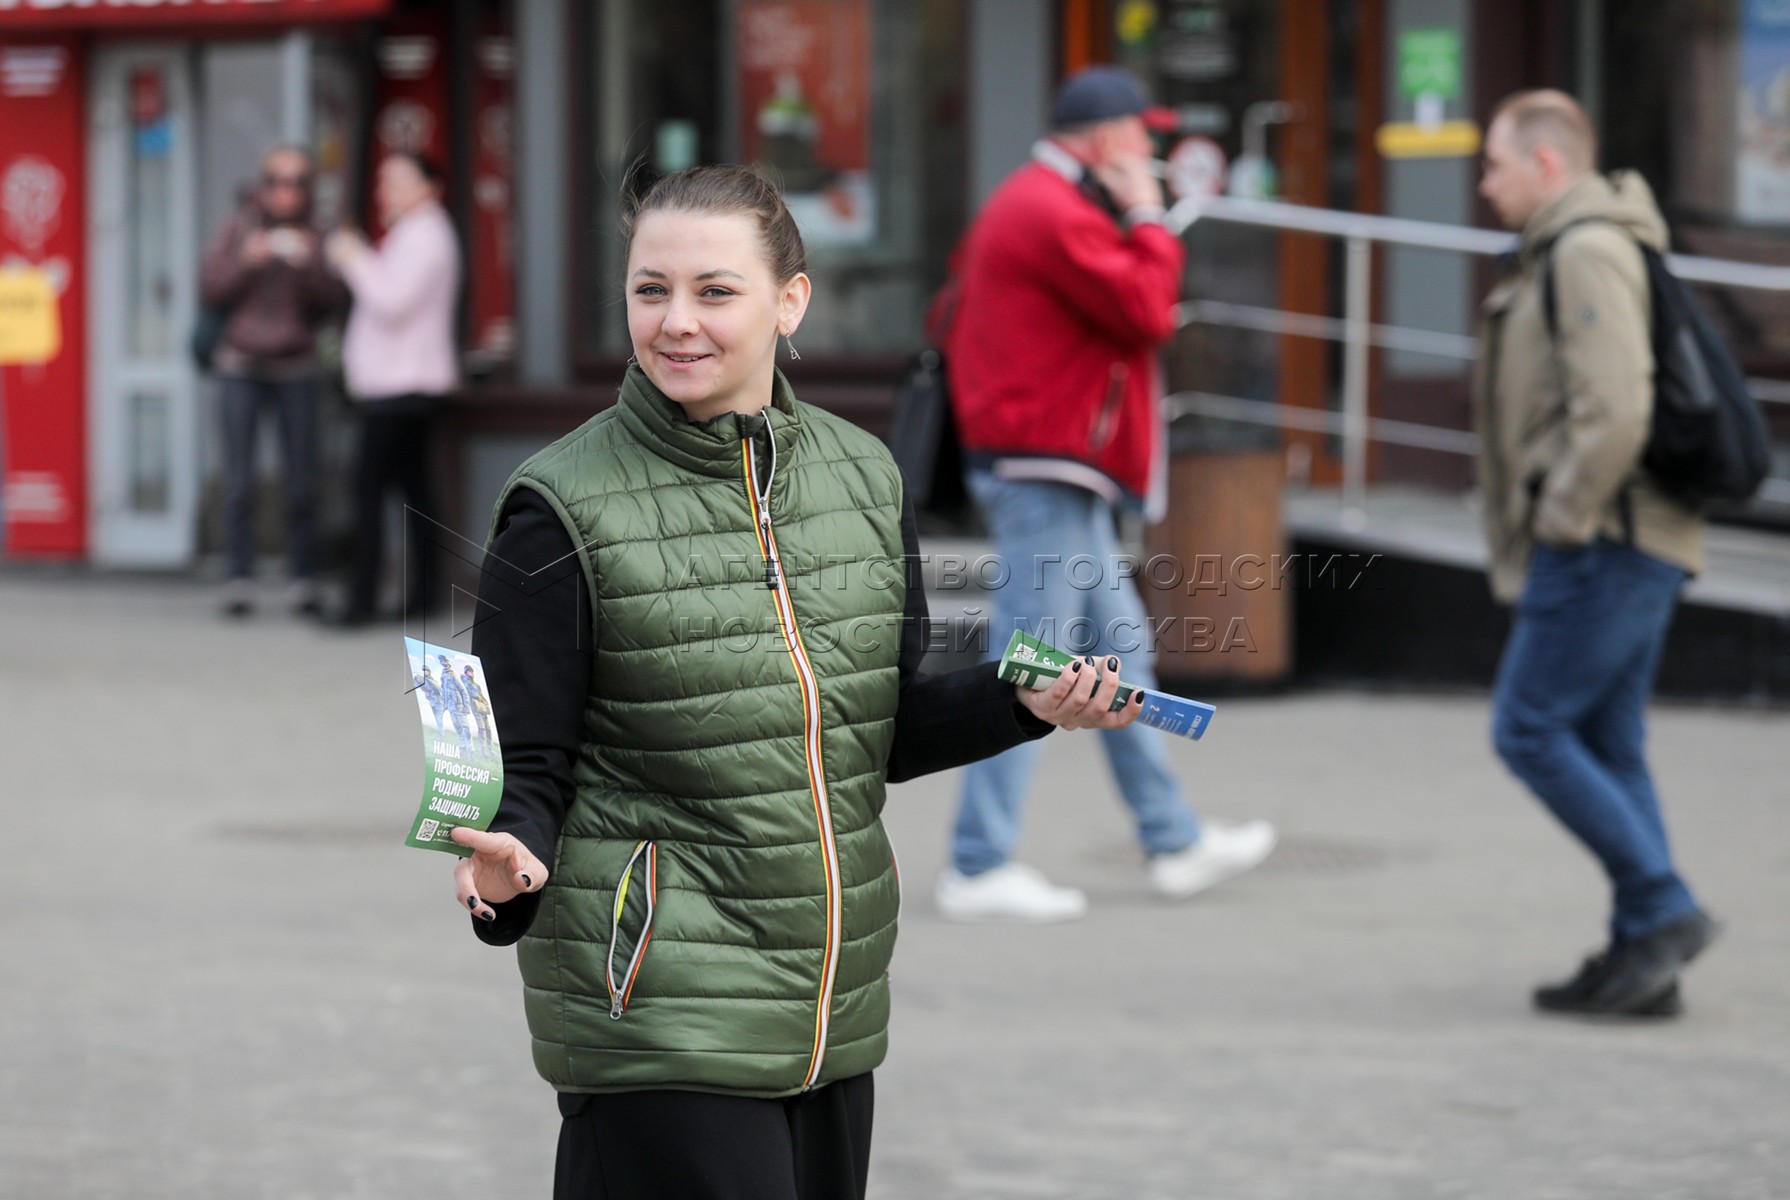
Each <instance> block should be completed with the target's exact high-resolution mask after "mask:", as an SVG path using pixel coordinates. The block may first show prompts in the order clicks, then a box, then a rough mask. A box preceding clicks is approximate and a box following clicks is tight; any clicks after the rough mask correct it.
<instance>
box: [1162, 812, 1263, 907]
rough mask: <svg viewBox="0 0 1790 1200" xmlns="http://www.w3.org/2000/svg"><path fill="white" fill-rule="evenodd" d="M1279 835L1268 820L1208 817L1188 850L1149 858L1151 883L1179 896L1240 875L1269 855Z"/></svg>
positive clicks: (1181, 897) (1176, 898)
mask: <svg viewBox="0 0 1790 1200" xmlns="http://www.w3.org/2000/svg"><path fill="white" fill-rule="evenodd" d="M1277 836H1278V835H1276V833H1275V832H1274V826H1272V825H1270V824H1268V822H1266V821H1246V822H1244V823H1243V824H1241V825H1233V824H1231V823H1229V822H1228V821H1207V822H1205V824H1204V826H1203V827H1202V829H1201V831H1200V840H1199V841H1197V842H1195V843H1194V844H1193V845H1191V846H1189V847H1187V849H1185V850H1177V851H1175V852H1174V853H1173V854H1159V855H1157V856H1156V857H1155V858H1152V859H1151V860H1150V883H1151V885H1152V886H1154V887H1155V889H1156V890H1157V891H1159V892H1161V893H1162V894H1163V895H1164V896H1168V897H1170V898H1171V899H1175V900H1180V899H1184V898H1185V897H1188V896H1191V895H1193V894H1194V893H1195V892H1201V891H1204V890H1205V889H1207V888H1209V887H1211V886H1212V885H1213V884H1215V883H1222V882H1224V881H1225V880H1227V879H1229V878H1231V877H1232V876H1235V875H1241V874H1243V872H1245V871H1247V870H1249V869H1250V868H1251V867H1253V866H1255V865H1256V864H1257V863H1259V862H1261V861H1262V860H1263V859H1264V858H1267V857H1268V855H1269V853H1270V852H1271V851H1272V850H1273V849H1274V842H1275V839H1276V837H1277Z"/></svg>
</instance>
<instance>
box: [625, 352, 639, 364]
mask: <svg viewBox="0 0 1790 1200" xmlns="http://www.w3.org/2000/svg"><path fill="white" fill-rule="evenodd" d="M628 365H629V366H630V367H638V366H639V365H640V360H639V359H637V358H635V357H634V356H633V355H632V354H630V355H628Z"/></svg>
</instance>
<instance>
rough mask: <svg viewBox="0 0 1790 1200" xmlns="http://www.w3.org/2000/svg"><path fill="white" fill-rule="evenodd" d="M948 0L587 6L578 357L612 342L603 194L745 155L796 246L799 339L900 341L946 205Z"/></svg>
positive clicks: (848, 343)
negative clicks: (780, 208) (801, 254)
mask: <svg viewBox="0 0 1790 1200" xmlns="http://www.w3.org/2000/svg"><path fill="white" fill-rule="evenodd" d="M959 7H960V6H958V5H956V4H953V3H950V2H949V0H918V2H913V0H707V2H706V3H691V4H678V5H667V4H663V3H658V2H656V0H608V2H607V3H604V4H601V5H596V6H593V8H594V12H593V13H592V15H591V18H590V28H589V31H588V38H587V43H586V44H587V53H588V56H589V57H588V61H589V62H590V63H591V64H592V68H593V69H590V70H588V71H586V72H584V77H585V78H586V79H587V80H588V81H589V84H588V89H589V91H588V96H587V99H586V102H585V104H584V107H583V113H584V118H583V119H584V121H585V125H586V130H587V135H586V136H585V137H584V139H583V142H584V145H585V146H586V147H587V150H586V158H585V161H584V163H583V171H582V178H581V180H580V185H581V188H580V190H581V195H580V197H579V208H578V212H579V222H578V225H579V229H580V238H581V242H582V245H581V248H580V249H581V263H582V264H583V266H584V268H585V269H584V270H583V271H582V272H580V274H581V276H582V289H581V290H582V295H581V296H579V298H578V303H579V305H580V312H579V315H578V326H577V327H578V329H579V334H580V336H579V346H580V349H581V351H582V352H583V357H585V358H586V359H610V358H615V357H620V356H624V355H626V354H627V324H626V320H625V315H624V310H623V302H622V286H621V280H622V272H623V263H622V248H621V246H620V244H619V240H618V238H617V237H616V233H615V230H616V225H617V212H618V204H619V201H618V196H619V192H620V188H621V183H622V180H623V179H624V178H625V177H626V176H627V174H628V171H629V168H630V165H632V164H635V163H639V164H641V166H642V168H643V169H644V170H645V171H646V172H647V173H648V174H662V173H666V172H670V171H675V170H679V169H681V168H683V167H688V166H693V165H696V164H699V163H706V162H747V163H752V164H755V165H757V166H758V167H759V168H760V169H762V170H764V171H765V172H766V174H767V175H769V176H771V177H772V178H774V179H776V180H777V181H778V183H779V184H780V185H781V186H782V188H783V191H784V195H785V198H786V199H787V201H788V203H789V206H790V209H791V211H792V212H793V213H794V214H795V217H796V220H797V222H798V223H799V224H800V225H801V227H802V232H803V237H804V240H805V241H806V243H807V246H808V261H809V274H810V275H811V276H812V277H813V279H814V284H815V294H816V303H815V304H814V306H813V307H812V308H810V310H809V313H808V317H807V319H806V321H805V322H804V323H803V326H802V332H801V334H800V336H799V338H798V341H799V342H800V344H801V349H802V353H803V354H804V355H805V356H806V355H813V354H817V353H818V354H820V355H822V356H828V355H839V356H856V355H863V354H872V355H874V354H877V353H879V352H880V353H889V354H892V353H899V352H901V351H904V350H907V349H909V348H911V347H914V346H916V345H918V344H919V342H920V326H921V319H922V316H923V314H924V311H925V307H926V302H927V300H928V298H929V297H930V296H931V294H932V291H933V290H934V289H935V288H936V287H937V285H938V282H939V278H940V276H941V274H942V271H943V267H944V262H945V259H946V257H947V256H948V254H949V252H950V249H951V241H952V239H953V238H954V237H955V236H956V234H957V231H958V229H959V228H960V227H961V225H962V221H963V190H962V182H961V180H962V169H961V164H962V159H963V136H962V117H961V112H962V91H963V78H962V76H963V69H962V57H961V51H960V50H959V48H958V47H959V46H960V44H961V21H962V17H961V14H960V12H959V11H958V10H959Z"/></svg>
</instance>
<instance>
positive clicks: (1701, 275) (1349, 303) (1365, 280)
mask: <svg viewBox="0 0 1790 1200" xmlns="http://www.w3.org/2000/svg"><path fill="white" fill-rule="evenodd" d="M1200 221H1223V222H1227V223H1230V224H1237V225H1253V226H1257V227H1260V228H1265V229H1274V230H1278V231H1281V232H1287V233H1310V234H1317V235H1320V236H1325V237H1336V238H1341V239H1343V244H1344V248H1345V255H1344V267H1343V297H1344V299H1343V315H1342V317H1341V318H1336V317H1327V316H1322V315H1319V314H1315V313H1290V312H1284V311H1282V310H1279V309H1271V308H1261V307H1258V306H1253V305H1243V304H1231V303H1227V302H1225V301H1218V300H1190V301H1187V302H1185V303H1183V304H1182V305H1181V306H1180V308H1179V316H1180V323H1181V324H1182V325H1187V324H1192V323H1195V322H1201V323H1209V324H1216V325H1225V326H1230V327H1233V328H1240V329H1256V330H1261V331H1263V332H1269V333H1284V334H1292V335H1295V336H1304V337H1315V338H1322V339H1326V340H1329V341H1337V342H1341V343H1342V344H1343V388H1342V407H1341V411H1340V412H1336V413H1331V412H1326V411H1322V410H1312V409H1296V408H1293V407H1291V406H1287V405H1280V404H1274V405H1272V407H1274V408H1276V409H1278V410H1279V412H1278V413H1277V414H1276V416H1275V417H1273V418H1271V419H1264V418H1263V417H1261V416H1259V415H1253V414H1252V415H1245V410H1244V409H1243V408H1241V407H1240V406H1247V405H1269V404H1270V402H1267V401H1250V400H1244V399H1241V398H1239V397H1234V396H1217V395H1213V394H1211V393H1206V392H1185V393H1180V394H1178V395H1176V396H1174V397H1171V400H1172V401H1173V406H1174V409H1175V411H1176V412H1178V413H1180V412H1198V413H1203V414H1205V415H1210V416H1224V417H1228V418H1229V419H1231V420H1243V421H1251V422H1255V423H1262V424H1274V425H1279V426H1282V427H1287V428H1297V429H1312V430H1315V431H1319V432H1326V433H1333V434H1337V435H1340V437H1341V438H1342V443H1343V504H1344V506H1345V509H1347V510H1349V511H1351V512H1353V513H1354V514H1356V515H1357V516H1359V514H1360V513H1361V512H1363V511H1364V508H1365V501H1366V491H1367V443H1368V442H1369V441H1370V440H1374V441H1385V442H1391V443H1395V444H1399V445H1407V446H1423V447H1425V448H1428V449H1435V450H1442V451H1446V452H1449V453H1456V454H1471V453H1472V452H1473V445H1474V439H1473V435H1472V434H1470V433H1467V432H1465V431H1463V430H1454V429H1445V428H1443V427H1440V426H1429V425H1419V424H1415V423H1413V422H1409V421H1386V420H1380V419H1374V418H1370V417H1369V416H1368V411H1367V383H1368V354H1369V351H1370V350H1371V349H1373V348H1376V347H1377V348H1380V349H1385V350H1403V351H1410V352H1414V353H1419V354H1430V355H1435V356H1438V357H1443V358H1454V359H1462V360H1471V359H1473V358H1474V357H1476V356H1477V354H1478V348H1479V340H1478V339H1477V338H1475V337H1471V336H1468V335H1465V334H1452V333H1443V332H1440V331H1436V330H1424V329H1412V328H1409V327H1407V326H1399V325H1378V324H1375V323H1374V322H1373V321H1372V319H1371V316H1370V314H1371V311H1372V300H1373V290H1372V286H1373V281H1372V271H1373V246H1374V244H1375V243H1381V244H1385V245H1394V246H1415V247H1420V248H1424V249H1432V250H1448V251H1454V252H1456V253H1461V254H1478V255H1498V254H1503V253H1505V252H1507V251H1510V250H1513V249H1515V248H1516V245H1517V239H1516V237H1515V235H1513V234H1509V233H1499V232H1496V231H1494V230H1489V229H1475V228H1471V227H1468V226H1463V225H1445V224H1442V223H1441V222H1437V221H1417V220H1412V219H1410V218H1408V217H1382V216H1374V215H1372V214H1368V213H1352V212H1342V211H1339V210H1336V209H1328V208H1312V207H1309V206H1307V205H1302V204H1286V203H1283V202H1281V201H1275V200H1236V199H1231V198H1229V197H1223V196H1215V197H1189V198H1188V199H1186V200H1182V201H1181V202H1180V203H1178V204H1176V205H1175V206H1174V207H1173V208H1171V209H1170V210H1169V213H1168V226H1169V228H1170V229H1172V230H1174V231H1175V232H1176V233H1177V234H1182V235H1185V233H1186V231H1187V230H1188V229H1189V228H1191V227H1192V226H1194V225H1195V224H1196V223H1198V222H1200ZM1666 261H1667V263H1668V264H1669V265H1670V267H1671V269H1672V272H1673V273H1674V274H1675V275H1677V276H1678V277H1679V278H1680V279H1684V280H1687V281H1689V282H1693V283H1702V284H1713V285H1719V286H1724V287H1739V288H1750V289H1753V290H1757V291H1766V292H1790V267H1774V266H1763V265H1760V264H1758V263H1742V262H1732V261H1729V260H1727V259H1719V258H1704V257H1702V256H1699V255H1692V254H1671V255H1667V258H1666ZM1748 382H1749V384H1750V385H1752V386H1753V387H1754V391H1755V395H1758V396H1759V398H1760V399H1762V400H1768V401H1771V402H1790V383H1786V382H1785V381H1782V380H1763V379H1762V380H1749V381H1748ZM1308 414H1309V416H1308ZM1771 482H1772V483H1776V482H1777V481H1771ZM1771 490H1772V491H1773V492H1774V493H1776V492H1777V491H1780V490H1786V489H1779V488H1773V489H1771Z"/></svg>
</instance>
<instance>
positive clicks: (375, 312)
mask: <svg viewBox="0 0 1790 1200" xmlns="http://www.w3.org/2000/svg"><path fill="white" fill-rule="evenodd" d="M342 277H343V278H344V279H345V280H346V281H347V283H348V290H349V291H351V292H353V293H354V307H353V309H352V310H350V312H349V314H348V328H347V330H346V331H345V332H344V333H343V335H342V369H343V373H344V374H345V375H346V376H347V380H348V394H349V395H350V396H352V397H354V398H355V399H356V400H378V399H382V398H385V397H389V396H403V395H407V394H410V393H413V392H420V393H423V394H425V395H437V396H438V395H441V394H443V393H446V392H451V391H453V390H454V388H455V387H456V386H458V384H459V382H460V371H459V358H458V355H457V353H456V352H455V348H454V305H455V302H456V301H457V300H458V298H459V295H460V244H459V242H458V241H457V240H456V239H455V237H454V226H453V223H452V222H451V221H449V220H448V215H447V213H446V212H445V211H443V209H442V207H441V205H439V204H436V203H435V202H433V201H429V202H426V203H424V204H420V205H418V206H417V207H416V208H413V209H411V210H410V211H409V212H408V213H406V214H404V216H402V217H400V218H399V219H398V223H397V224H396V225H393V226H392V227H391V229H390V230H389V231H387V233H386V235H385V237H384V238H383V239H381V240H380V243H379V245H378V247H377V248H376V249H375V250H374V251H373V252H372V253H371V254H364V255H361V256H360V257H359V258H356V259H355V260H354V261H353V262H351V263H349V264H348V265H347V267H346V268H345V269H344V270H343V272H342Z"/></svg>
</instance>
